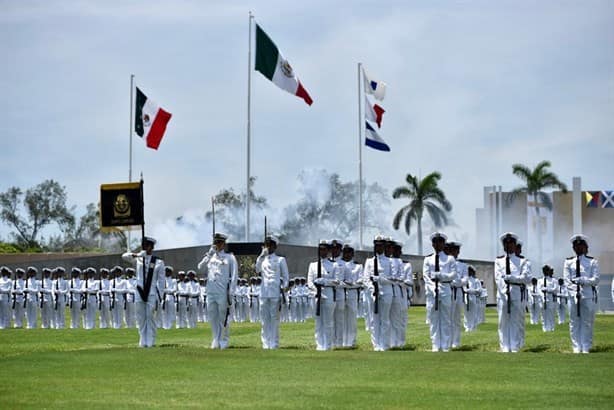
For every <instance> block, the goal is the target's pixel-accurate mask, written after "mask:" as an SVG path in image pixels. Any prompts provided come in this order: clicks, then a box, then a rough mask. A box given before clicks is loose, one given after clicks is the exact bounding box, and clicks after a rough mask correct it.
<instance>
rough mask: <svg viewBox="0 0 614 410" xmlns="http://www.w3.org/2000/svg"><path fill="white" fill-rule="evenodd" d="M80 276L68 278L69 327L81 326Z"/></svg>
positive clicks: (81, 286) (76, 327)
mask: <svg viewBox="0 0 614 410" xmlns="http://www.w3.org/2000/svg"><path fill="white" fill-rule="evenodd" d="M82 288H83V285H82V284H81V278H70V282H69V285H68V307H69V309H70V328H71V329H78V328H80V327H81V293H82Z"/></svg>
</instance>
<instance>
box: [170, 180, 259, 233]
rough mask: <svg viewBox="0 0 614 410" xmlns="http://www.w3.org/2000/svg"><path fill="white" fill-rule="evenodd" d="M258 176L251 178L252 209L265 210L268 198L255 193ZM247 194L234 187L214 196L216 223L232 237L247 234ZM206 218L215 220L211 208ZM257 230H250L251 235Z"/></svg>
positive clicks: (180, 218) (180, 219) (250, 196)
mask: <svg viewBox="0 0 614 410" xmlns="http://www.w3.org/2000/svg"><path fill="white" fill-rule="evenodd" d="M255 183H256V177H254V176H252V177H250V180H249V198H250V210H251V211H252V212H253V211H258V210H260V211H263V210H264V209H266V208H267V207H268V205H267V200H266V198H265V197H263V196H257V195H256V194H255V193H254V189H253V188H254V185H255ZM246 199H247V196H246V194H245V193H244V192H241V193H236V192H235V191H234V189H233V188H228V189H222V190H221V191H220V192H218V193H217V194H216V195H215V196H214V197H213V201H214V202H215V223H216V227H217V228H219V229H218V230H223V231H224V232H225V233H226V234H228V235H229V236H230V237H232V238H235V239H239V238H243V237H244V236H245V206H246ZM205 219H206V220H207V221H209V222H211V221H212V220H213V213H212V211H211V210H209V211H207V212H206V213H205ZM177 222H178V223H182V222H183V221H182V217H179V218H177ZM253 234H255V232H250V235H253Z"/></svg>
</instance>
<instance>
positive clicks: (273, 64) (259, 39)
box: [256, 24, 313, 105]
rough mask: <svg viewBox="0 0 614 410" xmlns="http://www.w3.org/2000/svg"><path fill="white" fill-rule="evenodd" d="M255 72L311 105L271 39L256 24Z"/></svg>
mask: <svg viewBox="0 0 614 410" xmlns="http://www.w3.org/2000/svg"><path fill="white" fill-rule="evenodd" d="M256 71H260V72H261V73H262V75H264V76H265V77H266V78H268V79H269V80H271V81H273V83H275V85H276V86H278V87H279V88H281V89H283V90H286V91H288V92H289V93H290V94H294V95H296V96H297V97H300V98H302V99H303V100H305V102H306V103H307V105H311V104H312V103H313V100H312V99H311V97H310V96H309V93H308V92H307V90H305V88H304V87H303V84H301V82H300V81H299V79H298V78H297V77H296V73H295V72H294V70H293V69H292V66H291V65H290V63H288V60H286V59H285V58H284V56H283V55H282V54H281V52H280V51H279V49H278V48H277V46H276V45H275V43H273V41H272V40H271V38H270V37H269V36H268V35H267V34H266V33H265V32H264V31H263V30H262V29H261V28H260V26H259V25H258V24H256Z"/></svg>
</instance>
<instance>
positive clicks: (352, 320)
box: [343, 289, 358, 347]
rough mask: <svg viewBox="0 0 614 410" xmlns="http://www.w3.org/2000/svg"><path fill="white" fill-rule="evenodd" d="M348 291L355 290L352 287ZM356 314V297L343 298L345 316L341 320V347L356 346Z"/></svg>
mask: <svg viewBox="0 0 614 410" xmlns="http://www.w3.org/2000/svg"><path fill="white" fill-rule="evenodd" d="M348 292H355V290H354V289H352V290H349V291H348ZM357 316H358V299H356V298H347V299H346V300H345V318H344V321H343V325H344V328H343V347H354V346H356V318H357Z"/></svg>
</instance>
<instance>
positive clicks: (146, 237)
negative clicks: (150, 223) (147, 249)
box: [143, 236, 156, 245]
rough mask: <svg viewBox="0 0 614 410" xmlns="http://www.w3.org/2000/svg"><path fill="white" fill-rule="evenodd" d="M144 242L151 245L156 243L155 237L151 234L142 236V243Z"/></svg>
mask: <svg viewBox="0 0 614 410" xmlns="http://www.w3.org/2000/svg"><path fill="white" fill-rule="evenodd" d="M146 242H149V243H151V244H152V245H155V244H156V239H155V238H152V237H151V236H144V237H143V243H146Z"/></svg>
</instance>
